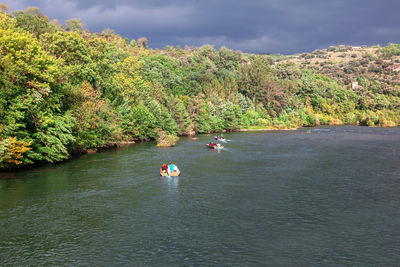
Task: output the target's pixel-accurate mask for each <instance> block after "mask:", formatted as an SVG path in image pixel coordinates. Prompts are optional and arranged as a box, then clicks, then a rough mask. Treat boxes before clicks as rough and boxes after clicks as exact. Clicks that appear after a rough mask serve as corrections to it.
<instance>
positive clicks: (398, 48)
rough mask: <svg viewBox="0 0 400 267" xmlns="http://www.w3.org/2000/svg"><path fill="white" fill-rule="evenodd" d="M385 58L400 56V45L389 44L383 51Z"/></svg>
mask: <svg viewBox="0 0 400 267" xmlns="http://www.w3.org/2000/svg"><path fill="white" fill-rule="evenodd" d="M381 51H382V54H383V56H384V57H387V58H390V57H392V56H400V44H394V43H389V44H388V45H387V46H385V47H383V48H382V49H381Z"/></svg>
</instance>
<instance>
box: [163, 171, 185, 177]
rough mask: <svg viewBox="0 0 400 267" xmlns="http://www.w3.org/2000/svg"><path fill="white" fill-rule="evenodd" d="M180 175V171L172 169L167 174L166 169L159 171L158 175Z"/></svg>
mask: <svg viewBox="0 0 400 267" xmlns="http://www.w3.org/2000/svg"><path fill="white" fill-rule="evenodd" d="M179 175H181V171H180V170H174V171H173V172H172V173H171V175H168V172H167V171H160V176H179Z"/></svg>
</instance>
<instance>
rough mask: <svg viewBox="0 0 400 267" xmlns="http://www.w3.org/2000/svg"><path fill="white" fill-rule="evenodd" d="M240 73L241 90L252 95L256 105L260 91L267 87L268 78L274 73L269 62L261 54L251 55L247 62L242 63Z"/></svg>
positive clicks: (247, 94)
mask: <svg viewBox="0 0 400 267" xmlns="http://www.w3.org/2000/svg"><path fill="white" fill-rule="evenodd" d="M239 75H240V81H239V90H240V91H241V93H243V94H244V95H246V96H248V97H250V99H251V100H252V101H253V105H255V103H256V97H257V94H258V92H259V91H260V90H261V89H263V88H265V87H266V85H267V82H268V79H269V77H271V75H272V73H271V68H270V66H269V64H268V62H267V61H266V60H265V59H264V58H262V57H260V56H258V57H251V58H250V60H249V61H248V62H247V63H245V64H243V65H242V67H241V69H240V72H239Z"/></svg>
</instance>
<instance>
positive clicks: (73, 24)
mask: <svg viewBox="0 0 400 267" xmlns="http://www.w3.org/2000/svg"><path fill="white" fill-rule="evenodd" d="M65 30H66V31H76V32H82V30H83V24H82V21H81V20H80V19H70V20H67V21H65Z"/></svg>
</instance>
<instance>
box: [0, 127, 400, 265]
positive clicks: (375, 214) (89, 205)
mask: <svg viewBox="0 0 400 267" xmlns="http://www.w3.org/2000/svg"><path fill="white" fill-rule="evenodd" d="M199 137H200V140H199V141H193V140H191V139H190V138H181V139H180V141H179V142H178V145H177V146H176V147H173V148H157V147H156V146H155V144H154V143H143V144H136V145H132V146H128V147H124V148H121V149H117V150H110V151H106V152H103V153H98V154H93V155H84V156H81V157H77V158H73V159H71V160H68V161H66V162H63V163H60V164H56V165H49V166H44V167H41V168H36V169H32V170H25V171H21V172H16V173H7V174H6V173H0V176H2V178H8V179H3V180H0V260H1V264H0V265H2V266H43V265H47V266H48V265H52V266H54V265H72V266H111V265H122V266H140V265H146V266H149V265H151V266H173V265H180V266H182V265H197V266H199V265H202V266H204V265H206V266H232V265H234V266H260V265H269V266H288V265H290V266H337V265H340V266H378V265H379V266H396V265H398V263H399V262H400V227H399V225H400V209H399V207H400V129H399V128H392V129H382V128H367V127H352V126H344V127H335V128H313V129H301V130H298V131H274V132H246V133H231V134H226V135H225V137H226V138H227V139H230V141H229V142H228V143H227V144H225V147H226V149H225V150H223V151H221V152H220V153H217V152H214V151H210V150H208V149H207V148H206V147H205V145H204V144H205V143H207V142H208V141H209V140H210V139H211V137H212V136H205V135H201V136H199ZM169 160H173V161H174V162H175V163H176V164H177V165H178V166H179V168H180V169H181V176H180V177H175V178H168V177H160V176H159V169H158V168H159V167H160V165H161V164H162V163H163V162H167V161H169Z"/></svg>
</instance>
